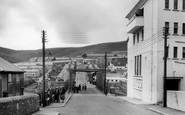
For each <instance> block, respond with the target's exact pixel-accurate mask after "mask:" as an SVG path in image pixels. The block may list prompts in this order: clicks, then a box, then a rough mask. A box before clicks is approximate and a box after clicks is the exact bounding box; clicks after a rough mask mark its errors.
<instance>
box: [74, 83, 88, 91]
mask: <svg viewBox="0 0 185 115" xmlns="http://www.w3.org/2000/svg"><path fill="white" fill-rule="evenodd" d="M81 90H87V86H86V83H84V84H81V83H79V84H76V82H75V85H74V87H73V91H74V93H78V92H79V91H81Z"/></svg>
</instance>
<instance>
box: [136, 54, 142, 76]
mask: <svg viewBox="0 0 185 115" xmlns="http://www.w3.org/2000/svg"><path fill="white" fill-rule="evenodd" d="M141 60H142V56H141V55H138V56H135V75H136V76H140V75H141Z"/></svg>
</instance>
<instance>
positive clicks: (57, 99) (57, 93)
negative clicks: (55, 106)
mask: <svg viewBox="0 0 185 115" xmlns="http://www.w3.org/2000/svg"><path fill="white" fill-rule="evenodd" d="M59 94H60V93H59V90H58V88H56V90H55V101H56V102H59Z"/></svg>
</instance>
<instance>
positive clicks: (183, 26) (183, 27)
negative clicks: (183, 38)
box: [182, 1, 185, 35]
mask: <svg viewBox="0 0 185 115" xmlns="http://www.w3.org/2000/svg"><path fill="white" fill-rule="evenodd" d="M184 2H185V1H184ZM182 34H184V35H185V23H182Z"/></svg>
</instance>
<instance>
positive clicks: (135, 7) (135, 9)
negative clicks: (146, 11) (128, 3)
mask: <svg viewBox="0 0 185 115" xmlns="http://www.w3.org/2000/svg"><path fill="white" fill-rule="evenodd" d="M147 1H148V0H139V2H138V3H137V4H136V5H135V6H134V8H132V10H131V11H130V12H129V13H128V14H127V16H126V18H128V19H131V18H132V16H133V15H134V14H135V13H136V11H137V9H140V8H141V7H142V6H143V5H144V4H145V3H146V2H147Z"/></svg>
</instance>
